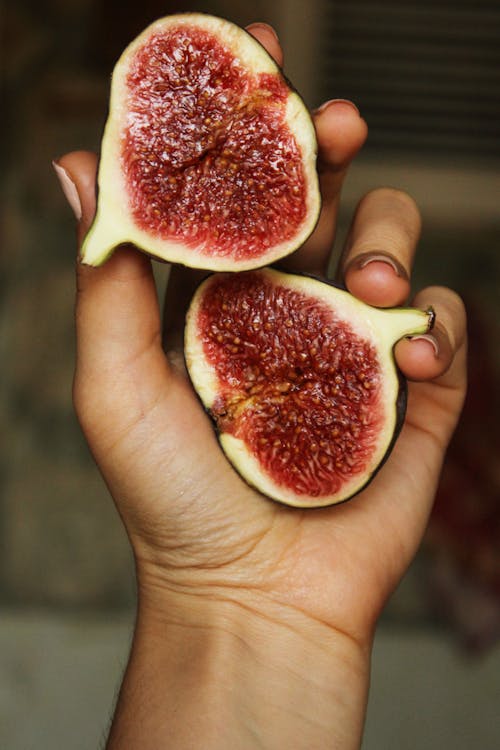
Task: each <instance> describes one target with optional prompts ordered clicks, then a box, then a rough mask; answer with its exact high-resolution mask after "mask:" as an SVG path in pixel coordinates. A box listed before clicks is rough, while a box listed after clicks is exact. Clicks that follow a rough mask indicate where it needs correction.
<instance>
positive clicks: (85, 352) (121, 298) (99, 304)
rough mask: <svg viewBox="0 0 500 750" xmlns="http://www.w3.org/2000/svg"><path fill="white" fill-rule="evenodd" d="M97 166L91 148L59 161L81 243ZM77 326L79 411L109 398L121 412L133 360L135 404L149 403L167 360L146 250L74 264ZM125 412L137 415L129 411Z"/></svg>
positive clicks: (118, 252) (99, 405) (120, 252)
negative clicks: (77, 209) (75, 205)
mask: <svg viewBox="0 0 500 750" xmlns="http://www.w3.org/2000/svg"><path fill="white" fill-rule="evenodd" d="M96 166H97V159H96V156H95V155H94V154H91V153H88V152H74V153H71V154H67V155H65V156H63V157H62V158H61V159H59V160H58V162H57V167H58V176H59V177H60V178H61V176H62V178H63V181H65V184H66V191H68V189H69V188H68V185H71V184H72V185H73V186H74V188H73V197H74V196H75V195H76V196H78V200H79V203H80V206H81V218H80V220H79V223H78V235H79V239H80V241H81V239H82V238H83V236H84V234H85V231H86V230H87V229H88V227H89V225H90V223H91V221H92V219H93V215H94V211H95V182H96ZM76 332H77V368H76V375H75V402H76V406H77V410H78V411H79V413H80V416H81V413H82V412H85V413H86V414H90V410H91V407H93V408H94V411H95V412H96V416H97V417H99V418H102V409H103V404H105V408H106V409H107V410H108V409H109V408H110V407H111V405H112V402H114V403H116V404H117V412H119V413H120V414H122V415H123V416H125V414H126V409H122V408H120V399H121V398H122V397H123V393H121V387H120V378H121V377H123V376H124V373H126V372H128V374H129V375H130V366H131V365H132V364H133V367H134V368H135V371H136V379H137V384H138V389H137V390H136V395H137V397H138V399H137V402H136V405H135V408H136V410H137V409H141V408H142V409H146V408H147V403H146V402H149V401H150V400H152V399H154V397H155V392H156V391H157V389H158V388H159V387H160V386H161V385H162V384H163V378H164V376H165V374H166V371H167V369H166V368H167V365H166V361H165V358H164V356H163V352H162V349H161V340H160V315H159V307H158V300H157V295H156V288H155V283H154V278H153V274H152V269H151V262H150V261H149V259H148V258H147V257H146V256H145V255H144V254H142V253H140V252H139V251H137V250H135V249H134V248H132V247H123V248H120V249H118V250H116V251H115V253H114V254H113V255H112V257H111V258H110V259H109V260H108V261H107V262H106V263H105V264H104V265H103V266H101V267H99V268H92V267H90V266H85V265H83V264H81V263H77V300H76ZM139 370H140V373H139ZM122 386H123V387H124V383H122ZM123 403H126V400H125V401H123ZM99 412H100V413H99ZM127 416H128V417H129V418H133V417H134V415H132V414H131V413H130V412H129V414H128V415H127ZM101 421H102V419H101Z"/></svg>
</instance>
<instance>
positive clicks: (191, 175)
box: [81, 13, 320, 271]
mask: <svg viewBox="0 0 500 750" xmlns="http://www.w3.org/2000/svg"><path fill="white" fill-rule="evenodd" d="M316 152H317V144H316V136H315V131H314V127H313V124H312V121H311V118H310V116H309V114H308V112H307V110H306V108H305V106H304V104H303V103H302V101H301V99H300V98H299V96H298V95H297V94H296V93H295V92H294V91H292V90H291V88H290V86H289V85H288V83H287V82H286V80H285V78H284V77H283V75H282V73H281V71H280V69H279V68H278V66H277V65H276V63H275V62H274V60H273V59H272V58H271V57H270V55H268V53H267V52H266V50H265V49H264V48H263V47H262V46H261V45H260V44H259V43H258V42H257V41H256V40H255V39H254V38H253V37H252V36H251V35H250V34H248V33H247V32H246V31H244V30H243V29H241V28H239V27H238V26H235V25H234V24H232V23H230V22H228V21H225V20H223V19H220V18H215V17H213V16H209V15H205V14H200V13H189V14H179V15H173V16H168V17H166V18H162V19H160V20H158V21H156V22H155V23H153V24H151V26H149V27H148V28H147V29H146V30H145V31H144V32H143V33H142V34H141V35H140V36H139V37H137V39H135V41H133V42H132V43H131V44H130V45H129V47H127V49H126V50H125V51H124V52H123V54H122V56H121V57H120V59H119V61H118V63H117V64H116V67H115V69H114V73H113V78H112V85H111V96H110V105H109V116H108V120H107V123H106V127H105V131H104V135H103V140H102V148H101V158H100V165H99V174H98V188H99V192H98V204H97V213H96V217H95V220H94V223H93V225H92V227H91V228H90V231H89V232H88V234H87V237H86V239H85V241H84V243H83V247H82V253H81V260H82V262H83V263H87V264H90V265H99V264H101V263H103V262H104V261H105V260H106V258H107V257H108V256H109V255H110V254H111V253H112V252H113V249H114V248H115V247H116V246H117V245H119V244H120V243H123V242H133V243H134V244H135V245H136V246H138V247H139V248H141V249H143V250H145V251H146V252H148V253H149V254H150V255H153V256H157V257H158V258H162V259H164V260H169V261H172V262H176V263H181V264H184V265H187V266H192V267H195V268H205V269H210V270H218V271H222V270H225V271H239V270H244V269H249V268H256V267H259V266H265V265H268V264H270V263H272V262H273V261H275V260H277V259H278V258H281V257H283V256H285V255H287V254H289V253H291V252H292V251H293V250H295V249H296V248H297V247H299V245H301V244H302V243H303V242H304V240H305V239H306V238H307V237H308V235H309V234H310V233H311V231H312V230H313V228H314V226H315V224H316V221H317V218H318V213H319V208H320V197H319V188H318V179H317V174H316Z"/></svg>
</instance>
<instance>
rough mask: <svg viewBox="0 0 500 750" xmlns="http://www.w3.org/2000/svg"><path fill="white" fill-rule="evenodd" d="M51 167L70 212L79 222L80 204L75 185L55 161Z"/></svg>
mask: <svg viewBox="0 0 500 750" xmlns="http://www.w3.org/2000/svg"><path fill="white" fill-rule="evenodd" d="M52 166H53V167H54V170H55V173H56V175H57V179H58V180H59V183H60V185H61V188H62V191H63V193H64V195H65V197H66V200H67V201H68V203H69V205H70V207H71V210H72V211H73V213H74V214H75V217H76V220H77V221H80V219H81V218H82V204H81V202H80V196H79V195H78V190H77V189H76V185H75V183H74V182H73V180H72V179H71V177H70V176H69V174H68V173H67V172H66V170H65V169H64V167H61V165H60V164H58V163H57V162H56V161H53V162H52Z"/></svg>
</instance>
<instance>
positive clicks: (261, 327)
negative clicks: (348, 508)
mask: <svg viewBox="0 0 500 750" xmlns="http://www.w3.org/2000/svg"><path fill="white" fill-rule="evenodd" d="M433 322H434V313H433V312H432V311H430V310H429V311H427V312H423V311H421V310H416V309H411V308H407V309H403V308H398V309H389V310H388V309H380V308H373V307H369V306H368V305H366V304H364V303H363V302H361V301H359V300H358V299H356V298H355V297H353V296H351V295H350V294H349V293H348V292H346V291H344V290H342V289H338V288H337V287H334V286H332V285H331V284H328V283H326V282H322V281H318V280H316V279H313V278H309V277H305V276H297V275H293V274H287V273H282V272H279V271H275V270H272V269H263V270H260V271H250V272H246V273H242V274H214V275H212V276H210V277H209V278H208V279H207V280H206V281H204V282H203V283H202V284H201V286H200V287H199V288H198V290H197V292H196V294H195V296H194V298H193V301H192V303H191V307H190V309H189V312H188V316H187V322H186V331H185V356H186V363H187V368H188V371H189V375H190V377H191V380H192V383H193V386H194V388H195V390H196V391H197V393H198V395H199V396H200V398H201V400H202V402H203V404H204V405H205V407H206V408H207V410H208V412H209V413H210V416H211V417H212V419H213V420H214V422H215V426H216V429H217V432H218V436H219V440H220V443H221V446H222V448H223V450H224V452H225V453H226V456H227V457H228V459H229V460H230V461H231V463H232V464H233V466H234V467H235V469H236V470H237V471H238V472H239V473H240V474H241V475H242V476H243V478H244V479H245V480H246V481H247V482H248V483H249V484H250V485H252V486H254V487H256V488H257V489H258V490H259V491H260V492H262V493H263V494H264V495H267V496H268V497H270V498H273V499H275V500H279V501H280V502H282V503H286V504H288V505H294V506H299V507H318V506H325V505H331V504H334V503H339V502H342V501H344V500H347V499H348V498H350V497H352V496H353V495H354V494H356V493H357V492H359V491H360V490H361V489H362V488H363V487H364V486H365V485H366V484H367V483H368V482H369V481H370V479H371V478H372V477H373V476H374V474H375V472H376V471H377V469H378V468H379V467H380V465H381V464H382V462H383V461H384V459H385V458H386V457H387V455H388V452H389V450H390V448H391V447H392V445H393V443H394V441H395V438H396V436H397V434H398V432H399V429H400V427H401V425H402V421H403V419H404V412H405V407H406V398H405V396H406V390H405V387H404V386H405V383H404V379H403V378H402V376H401V375H400V373H399V372H398V370H397V368H396V365H395V361H394V357H393V347H394V344H395V343H396V341H398V340H399V339H400V338H402V337H404V336H409V335H414V334H418V333H424V332H425V331H428V330H429V329H430V328H431V327H432V325H433Z"/></svg>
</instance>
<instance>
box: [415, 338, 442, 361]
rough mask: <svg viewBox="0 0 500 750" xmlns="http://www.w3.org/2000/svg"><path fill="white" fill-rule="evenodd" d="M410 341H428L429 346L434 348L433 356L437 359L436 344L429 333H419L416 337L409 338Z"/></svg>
mask: <svg viewBox="0 0 500 750" xmlns="http://www.w3.org/2000/svg"><path fill="white" fill-rule="evenodd" d="M410 341H428V342H429V344H432V346H433V348H434V356H435V357H439V346H438V342H437V341H436V339H435V338H434V336H431V335H430V334H429V333H421V334H417V336H411V337H410Z"/></svg>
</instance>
